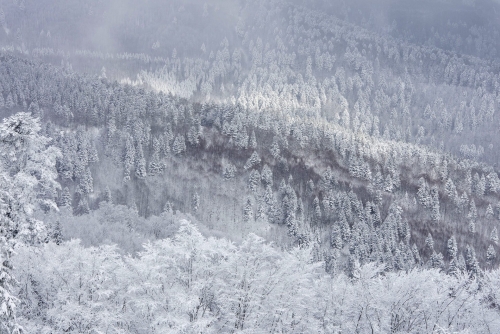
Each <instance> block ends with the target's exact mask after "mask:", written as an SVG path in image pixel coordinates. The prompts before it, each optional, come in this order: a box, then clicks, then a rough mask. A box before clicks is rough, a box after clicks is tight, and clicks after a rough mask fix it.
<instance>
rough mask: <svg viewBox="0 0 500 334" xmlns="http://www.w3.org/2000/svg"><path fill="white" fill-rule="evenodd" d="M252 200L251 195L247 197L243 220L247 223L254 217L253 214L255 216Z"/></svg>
mask: <svg viewBox="0 0 500 334" xmlns="http://www.w3.org/2000/svg"><path fill="white" fill-rule="evenodd" d="M252 211H253V210H252V201H251V199H250V197H247V199H246V201H245V207H244V208H243V221H244V222H245V223H248V222H249V221H250V220H251V219H252V216H253V212H252Z"/></svg>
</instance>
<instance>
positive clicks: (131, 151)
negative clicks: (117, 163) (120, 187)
mask: <svg viewBox="0 0 500 334" xmlns="http://www.w3.org/2000/svg"><path fill="white" fill-rule="evenodd" d="M134 159H135V147H134V143H133V141H132V138H131V137H130V136H129V137H127V140H126V142H125V152H124V154H123V174H124V177H123V180H124V182H127V181H129V180H130V170H131V169H132V167H133V166H134Z"/></svg>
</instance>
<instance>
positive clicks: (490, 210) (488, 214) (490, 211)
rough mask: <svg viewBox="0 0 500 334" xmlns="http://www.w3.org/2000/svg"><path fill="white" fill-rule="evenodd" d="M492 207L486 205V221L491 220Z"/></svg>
mask: <svg viewBox="0 0 500 334" xmlns="http://www.w3.org/2000/svg"><path fill="white" fill-rule="evenodd" d="M493 215H494V214H493V207H492V206H491V204H488V207H487V208H486V218H487V219H492V218H493Z"/></svg>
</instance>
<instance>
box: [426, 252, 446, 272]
mask: <svg viewBox="0 0 500 334" xmlns="http://www.w3.org/2000/svg"><path fill="white" fill-rule="evenodd" d="M429 262H430V266H431V268H433V269H443V267H444V261H443V254H441V253H436V252H433V253H432V255H431V258H430V260H429Z"/></svg>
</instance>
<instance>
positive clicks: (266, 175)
mask: <svg viewBox="0 0 500 334" xmlns="http://www.w3.org/2000/svg"><path fill="white" fill-rule="evenodd" d="M260 177H261V181H262V184H264V186H265V187H267V186H268V185H269V186H272V185H273V172H272V171H271V168H269V166H268V165H264V167H262V172H261V175H260Z"/></svg>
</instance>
